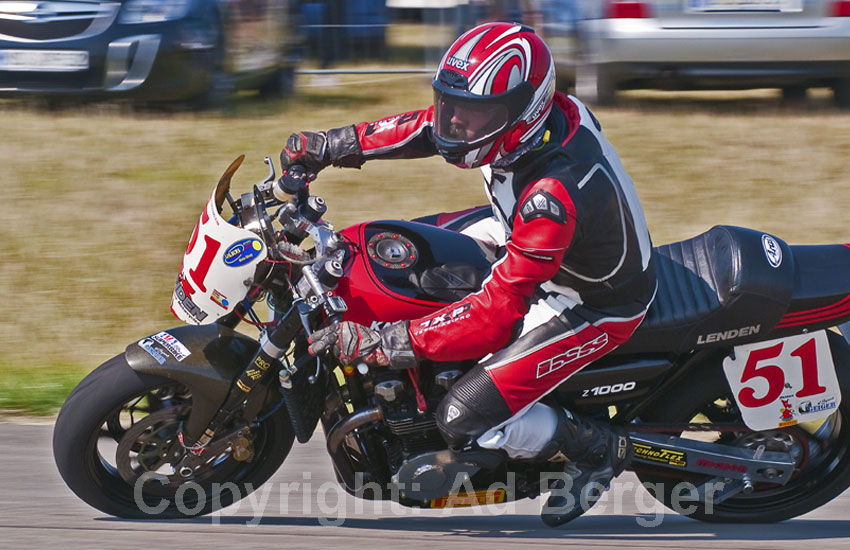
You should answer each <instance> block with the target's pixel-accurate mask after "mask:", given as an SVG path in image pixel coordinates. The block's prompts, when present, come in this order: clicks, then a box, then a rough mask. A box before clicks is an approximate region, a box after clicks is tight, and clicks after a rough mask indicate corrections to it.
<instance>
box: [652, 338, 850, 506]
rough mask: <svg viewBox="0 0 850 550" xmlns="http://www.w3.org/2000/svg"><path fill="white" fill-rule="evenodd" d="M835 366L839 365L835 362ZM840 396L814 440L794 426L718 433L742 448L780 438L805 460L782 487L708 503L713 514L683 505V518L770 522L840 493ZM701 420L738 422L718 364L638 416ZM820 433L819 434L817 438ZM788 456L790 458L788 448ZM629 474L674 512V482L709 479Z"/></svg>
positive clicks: (845, 446) (846, 474)
mask: <svg viewBox="0 0 850 550" xmlns="http://www.w3.org/2000/svg"><path fill="white" fill-rule="evenodd" d="M835 336H837V337H838V338H840V336H838V335H835ZM830 337H832V335H830ZM836 366H839V362H838V360H837V358H836ZM848 366H850V365H842V366H840V367H839V368H841V367H843V368H847V367H848ZM842 393H843V394H844V396H845V399H844V401H843V402H842V403H841V406H840V407H839V409H838V411H836V412H835V413H833V414H832V416H830V417H829V422H827V423H825V424H824V425H823V426H822V427H821V428H820V429H819V430H818V434H819V437H816V436H815V435H813V434H810V433H809V432H808V431H806V430H804V429H803V428H802V427H800V426H793V427H791V428H786V429H782V430H773V431H769V432H752V431H749V430H747V431H744V432H741V433H735V434H721V436H720V437H719V438H718V441H720V440H722V439H724V438H725V439H727V440H724V441H723V442H724V443H727V444H733V445H735V444H737V445H741V446H745V443H744V442H746V441H747V438H750V439H752V438H756V437H762V436H764V437H767V438H775V440H782V439H783V438H786V440H787V441H793V442H794V446H799V449H800V452H801V453H802V455H801V456H803V457H806V460H805V462H802V463H801V465H802V466H803V468H802V469H798V470H795V473H794V475H793V477H792V479H791V480H790V481H789V482H788V483H787V484H786V485H785V486H779V485H768V484H756V486H755V491H754V492H753V493H751V494H744V493H739V494H738V495H736V496H734V497H732V498H730V499H728V500H726V501H724V502H721V503H719V504H714V505H713V510H710V509H707V508H706V506H705V504H704V503H700V504H695V503H691V502H687V503H683V504H686V508H687V509H688V516H689V517H692V518H694V519H698V520H701V521H706V522H712V523H773V522H777V521H782V520H786V519H790V518H793V517H796V516H799V515H802V514H805V513H807V512H811V511H812V510H815V509H817V508H819V507H821V506H823V505H824V504H826V503H827V502H829V501H830V500H832V499H833V498H835V497H836V496H838V495H840V494H841V493H842V492H844V490H846V489H847V487H848V486H850V403H848V400H847V399H846V396H847V395H848V393H850V392H848V388H846V387H842ZM724 404H725V405H724ZM722 405H724V406H722ZM700 415H702V416H700ZM706 418H708V420H710V421H713V422H740V421H741V420H740V413H739V412H738V410H737V405H736V404H735V402H734V400H733V399H732V397H731V390H730V389H729V385H728V383H727V382H726V378H725V376H724V374H723V370H722V368H721V366H720V365H713V366H708V365H706V366H705V367H703V368H701V369H699V371H698V372H697V373H696V375H695V376H694V377H690V378H688V379H687V383H685V384H682V385H681V386H680V387H678V388H676V389H675V390H673V391H671V392H670V393H668V394H667V395H666V396H665V397H662V398H660V399H659V400H658V405H657V406H656V407H655V408H653V409H652V410H650V411H648V412H647V413H646V414H644V415H641V419H642V420H644V421H646V422H677V423H678V422H692V421H693V422H697V421H700V419H702V420H701V421H703V422H704V421H706V420H705V419H706ZM824 426H825V427H826V428H824ZM821 430H823V431H824V433H822V434H821V433H820V432H821ZM703 433H705V432H703ZM711 433H717V432H711ZM757 434H760V435H757ZM676 435H679V434H676ZM683 435H684V434H683ZM736 442H737V443H736ZM794 448H795V447H791V449H794ZM789 452H792V455H793V454H794V451H793V450H790V451H789ZM635 471H636V473H637V475H638V477H639V478H640V480H641V481H642V482H644V483H645V484H648V487H647V489H648V490H649V492H650V493H651V494H652V495H653V496H654V497H655V498H656V499H658V500H660V501H661V502H662V503H663V504H664V505H665V506H668V507H670V508H673V509H676V507H674V503H675V502H678V501H679V499H678V495H677V498H676V499H675V500H674V498H673V492H674V490H675V487H676V485H677V483H679V482H683V481H687V482H690V483H693V484H694V485H696V486H699V485H700V484H702V483H705V482H706V481H708V480H709V479H710V476H704V475H703V476H700V475H699V474H685V475H686V476H690V477H685V476H682V475H681V474H679V473H677V472H674V471H671V470H669V469H667V470H664V469H652V468H644V467H642V466H641V467H638V468H636V469H635ZM653 488H660V489H661V490H660V491H658V490H654V489H653ZM680 506H681V504H680ZM692 506H693V508H691V507H692ZM691 510H693V511H692V512H691Z"/></svg>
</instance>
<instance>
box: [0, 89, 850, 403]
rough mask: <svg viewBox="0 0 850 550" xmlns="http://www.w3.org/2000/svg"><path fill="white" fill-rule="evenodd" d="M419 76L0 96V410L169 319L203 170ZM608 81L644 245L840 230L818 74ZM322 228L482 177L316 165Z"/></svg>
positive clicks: (51, 391) (456, 200) (438, 207)
mask: <svg viewBox="0 0 850 550" xmlns="http://www.w3.org/2000/svg"><path fill="white" fill-rule="evenodd" d="M428 81H429V78H428V76H427V75H413V76H412V75H400V76H399V75H340V76H334V77H327V76H325V75H323V76H322V77H321V78H315V79H314V78H311V77H304V78H302V79H301V80H300V81H299V87H298V93H297V94H296V96H294V97H293V98H290V99H288V100H285V101H259V100H258V99H257V98H256V97H249V96H240V97H238V98H237V100H236V104H235V105H234V108H233V109H232V110H231V111H230V112H228V113H225V114H209V113H165V112H157V111H154V110H146V111H135V110H132V109H128V108H126V107H124V106H115V105H109V104H91V105H83V106H79V107H75V108H68V109H63V110H59V111H51V112H48V111H43V110H39V109H37V108H32V107H26V106H21V105H20V104H18V103H16V102H10V101H6V102H0V131H2V136H3V137H2V139H0V158H2V159H3V172H2V175H0V183H2V187H0V189H2V192H3V198H4V206H5V208H4V212H3V224H2V225H0V253H2V254H3V261H2V262H0V295H2V296H3V297H4V298H5V300H4V304H3V315H2V316H0V358H2V363H0V409H13V410H19V411H24V412H26V413H27V414H49V413H51V412H54V411H55V410H56V409H57V408H58V407H59V406H60V405H61V403H62V401H63V400H64V398H65V396H66V395H67V393H68V392H69V391H70V389H71V388H72V387H73V385H74V384H75V383H76V382H77V381H78V380H79V379H80V378H81V377H82V375H83V374H85V372H87V371H90V370H92V369H93V368H95V367H96V366H97V365H99V364H100V363H102V362H103V361H104V360H106V359H107V358H108V357H111V356H113V355H115V354H117V353H121V352H122V351H123V350H124V348H125V347H126V345H127V344H128V343H130V342H132V341H134V340H137V339H139V338H141V337H143V336H145V335H148V334H152V333H155V332H157V331H159V330H164V329H168V328H171V327H174V326H176V325H178V324H179V321H177V320H176V319H174V318H173V317H172V315H171V313H170V312H169V305H170V297H171V291H172V289H173V285H174V280H175V277H176V275H177V271H178V268H179V267H180V262H181V260H182V255H183V251H184V250H185V247H186V242H187V241H188V238H189V234H190V232H191V230H192V228H193V227H194V225H195V222H196V220H197V217H198V215H199V214H200V212H201V209H202V208H203V206H204V204H205V202H206V200H207V198H208V197H209V193H210V192H211V190H212V188H213V186H214V185H215V183H216V182H217V181H218V179H219V176H220V175H221V173H222V171H223V170H224V169H225V168H226V167H227V166H228V164H230V162H231V161H232V160H233V159H234V158H235V157H237V156H238V155H240V154H242V153H245V154H246V156H247V158H246V161H245V164H244V165H243V167H242V168H241V169H240V170H239V172H238V173H237V174H236V177H235V178H234V185H233V189H234V191H235V192H237V193H242V192H246V191H248V190H250V188H251V185H253V184H254V183H256V182H258V181H260V180H262V179H263V178H265V176H266V174H267V167H266V166H265V165H264V164H263V162H262V160H263V157H264V156H265V155H269V156H271V157H272V158H274V159H275V162H277V157H278V154H279V152H280V148H281V146H282V145H283V143H284V142H285V141H286V138H287V137H288V136H289V134H290V133H291V132H293V131H297V130H326V129H328V128H335V127H340V126H345V125H347V124H352V123H356V122H361V121H371V120H377V119H379V118H381V117H384V116H388V115H391V114H396V113H400V112H405V111H408V110H411V109H415V108H423V107H427V106H428V105H429V104H430V103H431V101H432V100H433V98H432V92H431V89H430V86H429V82H428ZM811 96H812V97H811V98H810V99H809V100H808V101H807V102H806V104H805V105H803V106H799V107H798V108H795V109H794V110H791V109H788V108H786V106H784V105H783V104H782V102H781V98H780V95H779V93H778V92H776V91H764V90H761V91H755V92H747V93H738V94H717V93H689V94H663V93H649V92H634V93H628V94H624V97H623V101H622V102H621V105H620V106H618V107H616V108H606V109H595V110H594V112H595V114H596V115H597V118H598V119H599V121H600V122H601V124H602V126H603V128H604V130H605V133H606V135H607V136H608V139H609V140H610V141H611V143H612V144H613V145H614V147H615V148H616V149H617V151H618V152H619V154H620V157H621V158H622V160H623V164H624V166H625V167H626V169H627V171H628V172H629V174H630V175H631V177H632V179H634V181H635V186H636V188H637V191H638V194H639V195H640V197H641V200H642V202H643V205H644V209H645V211H646V216H647V222H648V223H649V226H650V231H651V233H652V236H653V241H654V242H655V243H656V244H662V243H665V242H670V241H673V240H678V239H683V238H687V237H690V236H693V235H695V234H697V233H699V232H702V231H705V230H707V229H709V228H710V227H711V226H712V225H715V224H732V225H741V226H747V227H754V228H757V229H761V230H764V231H769V232H773V233H775V234H776V235H778V236H780V237H782V238H784V239H786V240H787V241H789V242H792V243H801V244H802V243H818V242H848V241H850V227H848V226H847V212H850V185H848V179H850V178H848V176H847V162H846V158H847V154H846V151H848V150H850V114H848V113H845V112H841V111H837V110H835V109H833V108H832V107H831V104H830V99H829V97H828V95H827V93H826V92H825V91H816V92H815V93H813V94H811ZM311 190H312V191H313V192H314V193H316V194H318V195H320V196H322V197H323V198H325V200H326V201H327V203H328V207H329V213H328V215H327V219H328V220H329V221H330V222H332V223H333V224H334V225H335V226H336V227H337V228H342V227H345V226H347V225H350V224H353V223H357V222H361V221H365V220H369V219H379V218H407V219H409V218H413V217H416V216H420V215H424V214H429V213H434V212H443V211H453V210H460V209H463V208H468V207H471V206H475V205H479V204H484V203H485V202H486V198H485V196H484V193H483V191H482V178H481V175H480V173H479V172H478V171H475V170H472V171H470V170H458V169H457V168H454V167H452V166H450V165H448V164H446V163H445V162H444V161H443V160H442V159H441V158H439V157H435V158H429V159H420V160H413V161H375V162H371V163H368V164H367V165H365V166H364V167H363V169H362V170H337V169H328V170H326V171H325V172H323V173H322V174H321V176H320V177H319V179H318V180H317V181H316V182H315V183H313V184H312V185H311Z"/></svg>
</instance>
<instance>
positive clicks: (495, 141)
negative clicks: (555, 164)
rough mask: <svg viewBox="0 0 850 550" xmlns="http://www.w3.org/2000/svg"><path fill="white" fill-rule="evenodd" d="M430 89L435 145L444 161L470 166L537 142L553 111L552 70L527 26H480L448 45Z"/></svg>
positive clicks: (549, 59) (543, 49)
mask: <svg viewBox="0 0 850 550" xmlns="http://www.w3.org/2000/svg"><path fill="white" fill-rule="evenodd" d="M433 86H434V136H435V141H436V143H437V148H438V149H439V151H440V153H441V154H442V155H443V156H444V157H445V158H446V160H448V161H449V162H451V163H453V164H457V165H458V166H461V167H465V168H472V167H476V166H482V165H485V164H491V163H493V162H494V161H497V160H499V159H503V158H505V157H506V156H508V155H510V154H511V153H514V152H515V151H517V150H518V149H519V148H520V147H522V146H524V145H526V146H527V145H528V144H529V143H531V142H532V141H534V140H535V139H537V138H539V136H540V135H541V134H542V129H543V125H544V122H545V120H546V117H547V116H548V115H549V112H550V111H551V109H552V98H553V96H554V94H555V69H554V64H553V62H552V56H551V54H550V52H549V48H547V47H546V44H545V43H544V42H543V40H541V39H540V37H539V36H537V35H536V34H535V33H534V31H533V30H532V29H530V28H528V27H525V26H522V25H517V24H514V23H485V24H483V25H479V26H477V27H475V28H473V29H471V30H470V31H468V32H466V33H464V34H463V35H462V36H461V37H460V38H458V39H457V40H456V41H455V43H454V44H452V45H451V47H449V49H448V51H447V52H446V54H445V55H444V56H443V60H442V62H441V63H440V66H439V68H438V70H437V74H436V76H435V78H434V82H433ZM517 154H521V153H517Z"/></svg>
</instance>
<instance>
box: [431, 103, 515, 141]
mask: <svg viewBox="0 0 850 550" xmlns="http://www.w3.org/2000/svg"><path fill="white" fill-rule="evenodd" d="M511 122H512V121H511V120H510V119H509V113H508V108H507V106H506V105H505V104H504V103H502V102H498V101H487V100H486V99H483V100H482V98H480V97H479V98H468V97H459V96H455V95H450V94H448V93H443V92H442V91H440V90H435V91H434V132H435V134H436V135H437V137H438V138H440V140H441V142H442V143H443V144H444V145H446V146H449V147H451V148H453V149H456V150H458V151H461V150H470V149H474V148H476V146H478V145H480V144H482V143H484V142H486V141H488V140H489V139H490V138H492V137H494V136H496V135H497V134H499V132H501V131H502V130H504V129H505V128H507V127H508V125H509V124H510V123H511Z"/></svg>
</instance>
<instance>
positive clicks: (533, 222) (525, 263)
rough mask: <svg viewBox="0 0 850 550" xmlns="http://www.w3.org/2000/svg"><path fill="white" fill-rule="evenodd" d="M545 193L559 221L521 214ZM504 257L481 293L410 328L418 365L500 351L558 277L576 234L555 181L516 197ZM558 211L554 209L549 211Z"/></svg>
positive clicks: (570, 208)
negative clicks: (532, 302)
mask: <svg viewBox="0 0 850 550" xmlns="http://www.w3.org/2000/svg"><path fill="white" fill-rule="evenodd" d="M538 192H544V193H546V194H548V196H550V197H552V198H554V199H556V201H552V202H556V203H557V204H558V205H560V206H562V207H563V212H562V215H561V216H559V217H557V219H556V217H555V216H546V215H544V214H545V212H544V213H543V214H540V215H531V216H526V217H524V216H523V215H521V213H520V211H521V210H522V207H523V206H524V205H525V204H526V201H527V200H528V199H529V198H530V197H532V195H535V194H537V193H538ZM517 204H519V205H520V207H519V208H518V209H517V214H515V216H514V223H513V230H512V233H511V237H510V239H509V240H508V243H507V247H506V248H507V252H506V253H505V255H504V256H502V258H500V259H499V260H498V261H497V262H496V263H495V264H494V265H493V268H492V270H491V272H490V275H489V276H488V277H487V279H486V280H485V281H484V284H483V285H482V288H481V290H480V291H478V292H476V293H474V294H471V295H469V296H467V297H466V298H464V299H463V300H460V301H458V302H455V303H454V304H451V305H450V306H447V307H445V308H443V309H441V310H439V311H437V312H436V313H433V314H431V315H428V316H426V317H422V318H420V319H415V320H413V321H411V322H410V338H411V342H412V344H413V348H414V352H415V353H416V355H417V357H419V358H420V359H431V360H435V361H460V360H465V359H475V358H479V357H482V356H484V355H486V354H488V353H492V352H495V351H497V350H499V349H501V348H503V347H504V346H505V345H507V343H508V342H509V340H510V338H511V336H512V335H513V331H514V328H515V326H516V325H517V323H518V322H519V321H521V320H522V318H523V317H524V316H525V314H526V313H527V312H528V307H529V298H530V297H531V296H532V294H533V293H534V290H535V288H536V287H537V285H539V284H540V283H542V282H545V281H548V280H549V279H551V278H552V277H554V276H555V274H556V273H557V272H558V268H559V267H560V265H561V260H562V259H563V257H564V253H565V252H566V251H567V248H568V247H569V246H570V243H571V242H572V239H573V235H574V233H575V228H576V209H575V206H574V204H573V201H572V200H571V198H570V196H569V194H568V193H567V191H566V189H565V188H564V186H563V185H562V184H561V183H560V182H559V181H557V180H554V179H543V180H540V181H537V182H535V183H534V184H532V185H529V186H528V187H527V188H526V189H525V190H524V191H523V193H522V195H521V196H520V200H519V201H518V203H517ZM553 210H557V207H553Z"/></svg>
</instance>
